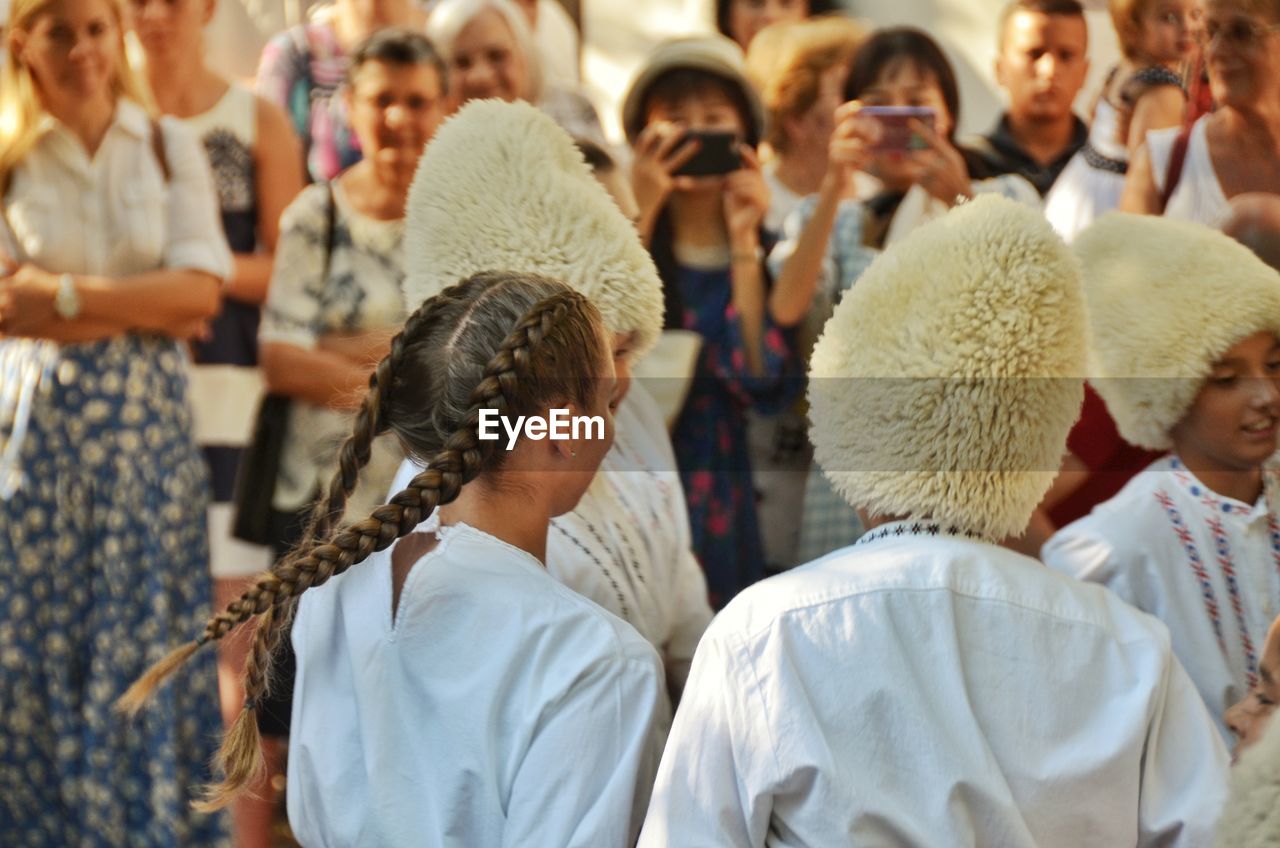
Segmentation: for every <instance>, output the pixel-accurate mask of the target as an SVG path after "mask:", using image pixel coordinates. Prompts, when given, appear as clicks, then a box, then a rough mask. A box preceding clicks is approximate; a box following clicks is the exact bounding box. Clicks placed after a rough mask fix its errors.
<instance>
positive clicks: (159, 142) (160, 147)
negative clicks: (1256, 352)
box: [151, 118, 171, 184]
mask: <svg viewBox="0 0 1280 848" xmlns="http://www.w3.org/2000/svg"><path fill="white" fill-rule="evenodd" d="M151 152H152V153H154V154H155V155H156V162H158V163H159V165H160V173H161V174H163V175H164V181H165V183H166V184H167V183H168V182H169V177H170V176H171V174H170V173H169V155H168V154H167V153H165V150H164V131H163V130H161V129H160V122H159V121H158V120H156V119H155V118H152V119H151Z"/></svg>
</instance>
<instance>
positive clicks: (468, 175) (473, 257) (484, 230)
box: [403, 100, 663, 355]
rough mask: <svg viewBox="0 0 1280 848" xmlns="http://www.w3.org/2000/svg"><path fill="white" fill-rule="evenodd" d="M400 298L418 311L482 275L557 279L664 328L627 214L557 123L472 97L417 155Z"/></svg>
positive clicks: (645, 334) (653, 335) (614, 317)
mask: <svg viewBox="0 0 1280 848" xmlns="http://www.w3.org/2000/svg"><path fill="white" fill-rule="evenodd" d="M405 218H406V222H405V234H404V252H405V270H406V274H405V280H404V285H403V288H404V296H405V303H406V305H407V306H408V308H409V309H410V310H413V309H416V308H417V307H418V306H419V305H421V304H422V303H423V302H424V301H426V300H427V299H429V298H431V297H434V296H435V295H437V294H439V293H440V292H441V290H443V289H445V288H447V287H449V286H451V285H453V284H454V283H457V282H459V281H460V280H462V279H464V278H466V277H469V276H471V275H472V274H475V273H477V272H479V271H504V270H505V271H528V272H533V273H538V274H543V275H544V276H548V277H552V278H554V279H557V280H561V281H563V282H565V283H567V284H568V285H569V286H571V287H573V288H574V289H576V290H577V291H579V292H581V293H582V294H584V295H586V296H587V298H588V299H589V300H590V301H591V302H592V303H593V304H594V305H595V306H596V308H597V309H599V310H600V314H601V315H602V316H603V317H604V322H605V326H606V327H608V329H609V330H611V331H613V332H618V333H631V332H634V333H636V347H635V351H636V354H637V355H640V354H643V353H644V352H645V351H647V350H649V349H650V348H651V347H652V346H653V345H654V343H655V342H656V341H657V340H658V336H659V334H660V333H661V332H662V309H663V300H662V283H661V281H660V280H659V279H658V271H657V269H656V268H655V267H654V265H653V260H652V259H650V258H649V252H648V251H647V250H645V249H644V246H643V245H642V244H641V243H640V237H639V235H638V234H637V233H636V229H635V227H634V226H632V224H631V222H630V221H628V220H627V219H626V217H625V216H623V214H622V212H621V211H620V210H619V209H618V206H617V204H615V203H614V202H613V199H612V198H610V197H609V194H608V192H606V191H605V189H604V187H603V186H601V185H600V183H599V182H598V181H597V180H596V178H595V177H594V176H593V175H592V173H591V169H590V168H589V167H588V166H587V164H586V162H584V161H583V158H582V153H581V152H579V150H578V148H577V147H576V146H575V145H574V143H573V140H572V139H571V138H570V137H569V136H568V134H567V133H565V131H564V130H562V129H560V127H559V126H557V125H556V123H555V121H553V120H552V119H551V118H549V117H547V116H546V115H545V114H543V113H542V112H541V111H539V110H538V109H536V108H535V107H533V106H530V105H529V104H527V103H524V102H517V103H503V102H501V101H498V100H479V101H473V102H471V103H468V104H467V105H466V106H464V107H463V108H462V109H461V110H460V111H459V112H458V113H457V115H455V116H454V117H453V118H452V119H450V120H449V121H448V122H446V123H445V124H444V125H443V126H442V127H440V129H439V130H438V131H437V132H436V135H435V138H434V139H433V140H432V141H431V143H430V144H429V145H428V146H427V150H426V152H425V153H423V155H422V161H421V162H419V163H418V172H417V174H416V175H415V176H414V179H413V186H412V187H411V188H410V189H409V201H408V209H407V211H406V215H405Z"/></svg>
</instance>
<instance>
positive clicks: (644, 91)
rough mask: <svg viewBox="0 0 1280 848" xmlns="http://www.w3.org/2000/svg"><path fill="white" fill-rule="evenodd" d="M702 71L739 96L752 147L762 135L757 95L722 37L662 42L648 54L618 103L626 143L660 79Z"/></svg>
mask: <svg viewBox="0 0 1280 848" xmlns="http://www.w3.org/2000/svg"><path fill="white" fill-rule="evenodd" d="M679 70H695V71H706V72H707V73H709V74H714V75H715V76H718V77H720V78H721V79H723V80H725V81H726V82H728V83H729V84H730V85H732V86H734V87H735V88H737V89H738V90H739V91H741V92H742V97H743V99H744V100H745V101H746V103H747V108H748V109H749V110H750V111H751V114H750V115H749V116H748V117H749V119H750V121H749V124H750V125H749V126H748V127H747V136H748V138H747V141H748V143H750V144H752V145H755V144H758V143H759V142H760V139H761V137H762V136H763V135H764V106H762V105H761V103H760V95H759V94H757V93H756V90H755V88H753V87H752V85H751V83H750V82H748V81H747V71H746V63H745V60H744V59H743V56H742V49H741V48H740V47H738V45H737V44H735V43H733V42H732V41H730V40H729V39H727V38H725V37H724V36H722V35H693V36H687V37H684V38H672V39H669V40H667V41H664V42H662V43H661V44H659V45H658V46H657V47H655V48H654V49H653V51H652V52H651V53H650V54H649V56H648V58H647V59H645V62H644V64H643V65H641V67H640V70H639V72H638V73H637V74H636V76H635V79H633V80H632V81H631V85H630V86H629V87H628V89H627V96H626V98H624V99H623V101H622V128H623V130H625V131H626V134H627V141H629V142H631V143H632V144H634V143H635V140H636V136H638V135H640V131H641V130H643V129H644V125H645V115H644V107H645V100H646V99H647V98H648V96H649V91H650V89H652V88H653V84H654V83H655V82H657V81H658V79H659V78H660V77H662V76H663V75H664V74H666V73H668V72H670V71H679Z"/></svg>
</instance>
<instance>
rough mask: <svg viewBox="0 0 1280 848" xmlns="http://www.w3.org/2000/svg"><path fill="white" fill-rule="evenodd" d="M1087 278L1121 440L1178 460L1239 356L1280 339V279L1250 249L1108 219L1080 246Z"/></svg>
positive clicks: (1199, 232) (1195, 231) (1189, 226)
mask: <svg viewBox="0 0 1280 848" xmlns="http://www.w3.org/2000/svg"><path fill="white" fill-rule="evenodd" d="M1072 248H1073V249H1074V250H1075V252H1076V255H1077V256H1079V257H1080V262H1081V264H1082V266H1083V268H1084V292H1085V301H1086V304H1087V307H1088V314H1089V333H1090V337H1089V377H1090V381H1091V382H1092V384H1093V387H1094V388H1095V389H1097V391H1098V394H1099V395H1101V396H1102V399H1103V400H1104V401H1105V402H1106V404H1107V409H1108V411H1110V413H1111V417H1112V418H1114V419H1115V421H1116V425H1117V427H1118V428H1119V430H1120V435H1121V436H1123V437H1124V438H1125V440H1126V441H1129V442H1131V443H1133V444H1135V445H1138V446H1140V447H1144V448H1149V449H1151V450H1168V449H1169V448H1171V447H1173V443H1172V441H1171V440H1170V438H1169V432H1170V430H1172V429H1173V426H1174V425H1175V424H1177V423H1178V421H1180V420H1181V419H1182V417H1183V416H1184V415H1186V413H1187V410H1189V409H1190V408H1191V404H1192V403H1193V402H1194V401H1195V397H1196V394H1197V393H1198V392H1199V391H1200V387H1201V386H1202V385H1203V384H1204V381H1205V379H1206V378H1208V376H1209V374H1210V373H1211V372H1212V368H1213V363H1214V362H1215V361H1217V360H1218V359H1219V358H1221V356H1222V355H1223V354H1224V353H1226V352H1227V350H1228V349H1229V348H1231V347H1232V346H1233V345H1235V344H1236V343H1237V342H1239V341H1241V340H1242V339H1245V338H1248V337H1249V336H1251V335H1253V334H1254V333H1257V332H1260V331H1263V330H1269V331H1271V332H1273V333H1276V334H1277V335H1278V336H1280V273H1277V272H1276V271H1274V270H1273V269H1272V268H1270V267H1268V266H1267V264H1266V263H1264V262H1263V261H1262V260H1261V259H1259V258H1258V257H1257V256H1255V255H1254V254H1253V253H1252V252H1251V251H1250V250H1249V249H1248V248H1247V247H1245V246H1244V245H1242V244H1240V243H1239V242H1237V241H1235V240H1234V239H1232V238H1230V237H1229V236H1227V235H1224V234H1223V233H1220V232H1218V231H1217V230H1212V229H1209V228H1208V227H1204V226H1201V225H1199V224H1193V223H1188V222H1183V221H1175V220H1170V219H1168V218H1157V217H1153V216H1150V215H1128V214H1123V213H1119V212H1116V213H1112V214H1109V215H1104V216H1103V217H1102V218H1099V219H1098V220H1097V221H1095V222H1094V223H1093V225H1092V226H1090V227H1089V228H1088V229H1086V230H1085V231H1084V232H1082V233H1081V234H1080V235H1079V236H1078V237H1077V238H1076V240H1075V242H1074V243H1073V244H1072Z"/></svg>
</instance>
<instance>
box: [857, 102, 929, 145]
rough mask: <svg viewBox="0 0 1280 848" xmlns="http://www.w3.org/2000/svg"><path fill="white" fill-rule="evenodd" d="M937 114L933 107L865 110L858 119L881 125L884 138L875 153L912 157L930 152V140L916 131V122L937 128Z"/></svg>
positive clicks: (859, 112) (897, 107)
mask: <svg viewBox="0 0 1280 848" xmlns="http://www.w3.org/2000/svg"><path fill="white" fill-rule="evenodd" d="M937 114H938V113H937V111H936V110H935V109H933V108H931V107H929V106H863V107H862V108H861V109H859V110H858V116H859V117H864V118H870V119H872V120H874V121H877V122H878V123H879V124H880V138H879V139H878V140H877V141H876V143H875V144H873V145H872V146H871V149H872V150H873V151H875V152H876V153H909V152H911V151H913V150H927V149H928V148H929V146H930V145H929V141H928V139H926V138H924V137H923V136H922V135H920V133H918V132H916V130H915V129H913V128H912V121H919V122H920V123H922V124H924V125H925V126H929V127H935V126H937V123H936V121H937Z"/></svg>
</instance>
